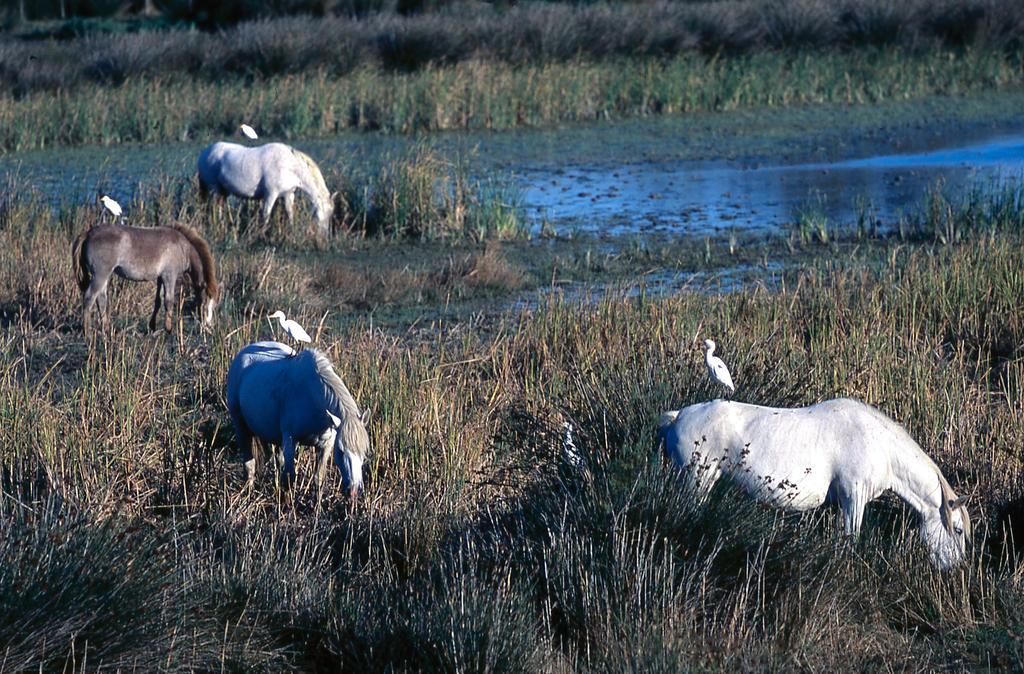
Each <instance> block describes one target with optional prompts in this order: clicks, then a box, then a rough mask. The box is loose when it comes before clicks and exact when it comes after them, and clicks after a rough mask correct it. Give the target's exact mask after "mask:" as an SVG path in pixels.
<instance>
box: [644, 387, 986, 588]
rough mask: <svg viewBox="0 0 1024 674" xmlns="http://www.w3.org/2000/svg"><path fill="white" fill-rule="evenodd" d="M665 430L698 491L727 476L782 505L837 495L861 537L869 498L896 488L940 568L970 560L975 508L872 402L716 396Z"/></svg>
mask: <svg viewBox="0 0 1024 674" xmlns="http://www.w3.org/2000/svg"><path fill="white" fill-rule="evenodd" d="M659 431H660V435H661V438H662V440H663V441H664V443H665V446H664V449H665V453H666V454H667V455H668V456H669V457H670V458H671V460H672V461H673V462H674V463H675V464H676V465H677V466H679V467H680V468H688V470H687V472H686V476H685V477H686V480H687V481H688V482H689V484H690V486H691V487H693V488H694V489H695V491H696V493H697V494H700V495H704V496H706V495H707V493H708V492H709V491H710V489H711V487H712V485H714V483H715V481H716V480H718V478H719V477H721V476H722V475H726V476H728V477H729V478H731V479H732V480H733V481H734V482H735V483H737V484H738V485H740V486H742V487H743V488H744V489H746V490H747V491H748V492H749V493H750V494H751V495H752V496H753V497H754V498H756V499H758V500H760V501H763V502H766V503H769V504H771V505H775V506H778V507H782V508H787V509H792V510H809V509H811V508H817V507H818V506H820V505H822V504H823V503H825V502H826V500H831V501H838V503H839V507H840V509H841V510H842V514H843V519H844V522H845V524H846V532H847V533H848V534H850V535H857V533H858V532H859V531H860V526H861V521H862V519H863V517H864V507H865V506H866V505H867V503H868V501H871V500H873V499H875V498H877V497H878V496H880V495H881V494H882V492H884V491H886V490H887V489H892V490H893V491H894V492H895V493H896V495H897V496H899V497H900V498H902V499H903V500H904V501H906V502H907V503H908V504H909V505H910V507H912V508H913V509H914V510H916V511H917V513H918V515H919V516H920V520H921V527H920V532H921V537H922V539H923V540H924V543H925V544H926V545H927V546H928V548H929V549H930V550H931V556H932V561H933V562H934V563H935V564H936V565H937V566H940V567H943V568H945V567H949V566H952V565H954V564H957V563H958V562H960V560H961V559H963V556H964V552H965V550H966V546H967V542H968V541H969V540H970V538H971V520H970V517H969V516H968V514H967V509H966V508H965V507H964V506H963V504H962V502H961V501H960V500H959V499H957V496H956V494H954V493H953V489H952V488H951V487H950V486H949V483H948V482H946V478H944V477H943V476H942V473H941V472H939V469H938V466H936V465H935V463H934V462H933V461H932V460H931V459H930V458H929V457H928V455H927V454H925V453H924V451H922V450H921V448H920V447H919V446H918V444H917V443H916V442H914V440H913V438H911V437H910V435H909V434H908V433H907V432H906V431H905V430H904V429H903V427H902V426H900V425H899V424H897V423H896V422H895V421H893V420H892V419H889V418H888V417H886V416H885V415H884V414H882V413H881V412H879V411H878V410H876V409H875V408H873V407H871V406H870V405H865V404H864V403H862V402H858V401H856V400H850V399H848V398H840V399H838V400H827V401H825V402H822V403H818V404H817V405H811V406H810V407H801V408H794V409H789V408H773V407H761V406H759V405H747V404H744V403H737V402H731V401H725V400H713V401H711V402H706V403H700V404H698V405H691V406H689V407H684V408H683V409H681V410H679V412H666V413H665V414H664V415H663V417H662V425H661V427H660V429H659Z"/></svg>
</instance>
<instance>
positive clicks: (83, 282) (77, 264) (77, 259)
mask: <svg viewBox="0 0 1024 674" xmlns="http://www.w3.org/2000/svg"><path fill="white" fill-rule="evenodd" d="M90 231H91V228H87V229H85V230H83V231H82V233H81V234H79V235H78V238H76V239H75V242H74V243H73V244H71V264H72V265H73V267H74V269H75V278H76V279H77V280H78V287H79V289H80V290H81V291H82V292H85V289H86V288H88V287H89V281H90V280H91V279H90V274H89V268H88V267H87V266H86V265H85V264H83V263H82V258H83V257H84V256H85V240H86V239H87V238H89V232H90Z"/></svg>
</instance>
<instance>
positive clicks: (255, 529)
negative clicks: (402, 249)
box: [0, 191, 1024, 671]
mask: <svg viewBox="0 0 1024 674" xmlns="http://www.w3.org/2000/svg"><path fill="white" fill-rule="evenodd" d="M8 194H9V198H8V199H7V200H6V201H5V202H4V207H3V210H2V212H0V216H2V217H0V251H3V252H2V253H0V259H2V260H3V262H4V264H2V265H0V312H2V316H3V323H2V328H0V353H2V358H0V363H3V365H2V366H0V381H2V382H3V386H0V466H2V468H0V488H2V490H3V495H4V497H3V498H2V499H0V560H2V561H3V563H2V564H0V643H4V644H5V651H4V658H5V659H4V663H5V664H4V666H5V667H9V668H11V669H15V670H17V669H29V668H31V669H39V668H42V669H47V670H51V669H64V668H67V669H78V668H92V667H100V666H105V667H120V668H123V669H128V668H137V669H144V670H176V671H188V670H195V669H215V668H216V669H229V670H235V671H242V670H247V671H282V670H295V671H319V670H334V669H338V668H339V667H340V668H346V669H348V668H351V669H356V668H363V669H370V670H378V669H384V668H387V667H393V668H396V669H441V668H444V669H449V670H455V669H465V670H482V669H491V670H500V671H567V670H569V671H572V670H602V671H607V670H613V671H622V670H625V669H631V668H633V669H644V670H647V669H666V670H675V671H678V670H693V669H700V670H721V669H730V670H734V669H740V668H742V669H748V670H750V669H754V670H771V671H778V670H780V669H798V668H808V669H815V670H819V669H838V668H842V669H849V668H857V669H874V668H879V667H885V666H888V667H892V668H899V669H907V670H912V671H933V670H936V669H953V670H967V669H976V668H985V667H1005V668H1015V667H1020V666H1021V665H1022V661H1024V642H1022V641H1021V637H1020V635H1021V633H1022V630H1024V615H1022V613H1021V611H1020V606H1021V604H1022V600H1024V581H1022V579H1021V576H1020V574H1019V572H1017V571H1016V569H1017V566H1016V561H1017V557H1016V554H1017V553H1016V548H1015V547H1014V542H1013V540H1011V539H1010V538H1009V537H1008V533H1010V532H1011V531H1013V529H1012V527H1013V526H1019V521H1020V520H1019V519H1018V520H1016V522H1017V524H1015V525H1014V524H1013V522H1014V520H1013V519H1012V517H1011V516H1016V517H1020V514H1021V512H1022V506H1021V504H1022V502H1024V489H1022V487H1021V484H1022V481H1021V478H1022V472H1024V470H1022V466H1021V457H1020V447H1021V446H1022V445H1024V423H1022V421H1024V419H1022V412H1021V409H1022V408H1021V382H1022V381H1024V360H1022V354H1021V352H1020V345H1021V344H1022V343H1024V321H1022V317H1021V315H1020V311H1019V308H1020V297H1021V296H1024V275H1022V274H1021V270H1020V264H1019V260H1020V256H1021V255H1022V254H1024V241H1022V240H1021V238H1020V234H1021V232H1020V227H1021V222H1022V212H1024V209H1022V207H1021V198H1020V194H1019V193H1016V192H1009V193H1007V194H1006V195H1004V196H1002V197H999V198H997V199H993V200H981V201H977V202H976V203H973V204H969V205H968V206H965V207H964V208H958V207H950V208H944V207H943V205H942V204H941V203H939V202H937V203H936V204H935V205H934V206H933V207H932V208H931V209H930V210H929V211H928V212H926V213H924V214H922V217H921V220H920V223H919V226H918V227H917V228H916V229H915V230H914V231H913V232H907V233H906V239H905V240H903V241H899V240H892V241H890V240H884V239H883V240H877V239H867V240H864V241H861V242H860V243H859V245H856V244H854V243H853V242H851V244H850V245H847V246H843V245H841V244H840V242H837V241H836V240H835V238H833V239H831V241H830V245H829V246H827V247H826V246H811V247H810V248H809V250H810V251H814V250H818V251H821V252H822V253H823V255H822V256H821V257H820V259H819V260H818V261H817V262H812V263H811V264H809V265H808V266H807V268H806V270H805V271H803V272H800V273H799V274H798V276H797V277H796V278H794V279H791V280H790V281H788V282H787V283H786V285H785V288H784V289H780V290H779V291H777V292H768V291H765V290H763V289H750V290H745V291H741V292H735V293H730V294H726V295H707V294H703V293H691V292H682V293H679V294H677V295H675V296H672V297H670V298H666V299H663V300H658V301H654V300H652V299H650V298H647V297H645V296H644V294H643V293H640V294H635V295H634V294H627V293H623V294H616V293H612V294H607V295H605V296H604V298H603V299H600V300H598V301H595V302H592V303H590V302H582V303H578V302H575V301H564V300H561V299H558V297H557V295H556V296H555V297H553V298H552V299H550V300H549V301H544V302H541V303H540V305H539V306H537V307H536V308H535V309H531V310H528V311H523V312H514V313H507V314H503V315H499V316H497V317H491V318H488V317H487V316H486V315H481V316H477V317H472V316H471V317H469V318H465V319H462V320H452V319H450V318H447V317H446V316H447V315H448V314H447V312H446V310H445V309H444V307H445V306H446V305H447V304H448V303H449V302H451V301H452V297H455V296H457V295H458V293H445V292H443V291H442V292H438V294H437V295H436V296H433V297H432V298H428V300H427V304H426V306H424V307H423V311H422V314H426V315H433V316H435V318H434V319H432V320H431V322H430V324H426V323H425V322H424V321H422V320H421V318H420V316H410V318H409V319H408V320H407V322H405V323H404V324H392V325H390V326H388V327H387V328H386V329H382V328H381V327H380V325H378V324H376V323H375V322H374V320H373V313H372V309H371V310H366V309H360V308H359V307H358V306H357V305H355V304H354V303H352V304H349V303H343V302H338V301H337V299H336V298H335V297H334V296H333V295H332V291H331V290H330V287H329V284H328V286H318V285H316V282H315V281H314V279H316V278H328V277H329V275H328V274H315V273H311V269H313V268H314V264H313V263H311V260H319V262H317V263H316V264H323V263H324V261H329V260H330V259H331V256H332V252H333V253H336V254H338V255H339V256H340V255H341V254H343V252H344V250H345V248H346V247H347V246H354V247H361V249H360V254H361V256H362V257H363V258H364V259H365V260H366V262H365V264H367V266H368V267H367V268H370V266H372V262H371V261H372V260H373V258H374V256H379V257H378V259H382V260H383V259H385V257H384V256H385V255H388V254H391V253H393V252H394V250H395V245H396V244H393V243H389V242H387V241H375V240H366V239H358V240H354V241H347V242H346V241H345V240H344V239H343V240H341V241H339V242H336V243H335V244H334V247H335V248H334V250H333V251H332V250H330V249H329V250H327V251H322V252H320V253H315V252H313V251H312V250H310V249H309V248H308V247H306V246H303V245H300V244H291V245H281V246H279V247H278V248H277V249H276V250H273V249H270V248H269V247H266V246H263V245H259V243H260V242H259V241H256V242H255V243H254V245H247V246H245V247H240V246H235V245H234V244H233V243H232V238H231V236H229V235H224V236H223V237H222V236H221V235H217V236H216V237H215V250H216V252H217V253H218V255H219V259H220V264H221V271H220V274H221V278H222V281H223V285H224V293H225V299H224V302H223V306H222V308H221V311H220V314H219V316H218V326H217V328H216V329H215V330H214V331H213V332H212V333H210V334H201V333H200V332H199V331H198V330H197V328H196V326H195V324H194V322H193V321H191V320H185V321H184V322H183V323H182V324H181V327H180V330H179V332H178V333H177V334H175V335H173V336H171V337H166V338H165V337H163V336H155V337H147V336H145V335H143V334H141V333H140V332H139V328H140V326H141V325H142V323H143V320H144V319H143V314H144V312H145V308H146V307H147V306H148V302H149V298H150V295H149V294H150V292H151V288H149V287H142V286H141V285H128V284H122V287H121V288H120V289H119V290H118V291H117V292H116V293H115V296H114V297H113V299H112V310H113V312H114V316H115V321H114V324H115V329H114V334H113V335H111V336H110V337H109V338H108V339H107V340H105V341H104V342H101V343H100V344H99V345H98V346H97V347H96V348H95V349H93V350H90V349H88V348H86V346H85V344H84V343H83V341H82V339H81V336H80V334H79V320H80V319H79V316H78V309H77V307H78V291H77V288H76V287H75V284H74V281H73V279H72V277H71V274H70V271H69V261H68V259H67V257H68V252H67V251H68V250H69V245H70V241H71V238H72V237H73V235H74V234H75V233H76V232H77V231H78V230H79V229H80V228H81V227H83V226H85V224H86V222H87V221H88V219H89V218H90V217H91V214H90V213H89V212H87V211H84V210H83V211H69V212H65V213H63V214H54V213H53V212H52V211H50V210H49V209H47V208H40V207H38V206H39V204H37V203H35V202H34V201H32V200H31V198H29V197H25V196H24V195H23V193H21V192H17V191H15V192H8ZM187 217H196V218H199V217H205V216H199V215H194V216H187ZM943 223H947V224H948V225H949V226H948V227H946V226H944V225H943ZM943 232H945V233H947V236H945V240H946V241H947V243H945V244H940V243H939V241H940V240H941V239H942V238H943V237H942V236H940V234H941V233H943ZM957 232H958V234H956V233H957ZM507 245H511V244H507ZM519 245H522V246H531V245H535V244H531V243H523V244H519ZM450 250H452V251H453V252H454V251H456V250H457V249H455V248H452V249H450ZM527 250H528V249H527ZM487 254H488V255H490V256H491V261H490V262H489V263H487V264H488V265H489V267H490V268H493V267H494V266H495V265H496V264H497V261H502V260H503V261H505V263H506V264H508V263H509V260H511V259H512V256H511V255H510V254H508V253H503V252H502V251H501V250H500V249H493V248H492V249H491V250H490V252H489V253H487ZM314 255H322V256H323V257H320V258H314V257H313V256H314ZM339 259H340V257H339ZM388 264H389V265H390V267H391V268H392V269H394V270H395V271H396V272H397V271H398V266H397V265H395V264H393V263H391V262H389V263H388ZM431 264H434V265H435V268H440V267H442V266H443V265H445V264H447V260H445V261H441V260H433V261H432V263H431ZM338 266H339V267H340V266H342V265H340V264H339V265H338ZM463 269H465V267H463ZM521 271H522V272H523V273H526V274H529V273H532V272H533V270H531V269H529V268H524V269H522V270H521ZM337 273H339V274H340V273H342V271H341V270H339V271H338V272H337ZM544 273H545V274H546V271H545V272H544ZM479 275H480V272H477V274H476V275H474V274H471V273H467V274H465V275H464V278H465V279H472V278H474V276H479ZM492 276H497V275H494V274H492ZM454 277H455V275H453V276H452V277H450V278H454ZM358 278H359V275H358V274H353V275H352V276H350V277H349V278H348V280H345V281H344V282H341V283H338V287H343V286H347V284H350V283H353V284H354V283H357V282H360V281H358ZM361 282H362V283H366V284H368V285H372V284H375V283H376V280H375V279H374V278H370V279H363V280H362V281H361ZM542 283H543V281H542ZM471 284H472V281H466V285H465V286H463V287H464V288H469V287H470V286H471ZM488 292H491V293H498V297H499V298H500V297H502V294H501V293H505V295H504V296H505V297H509V298H511V297H514V296H515V295H516V293H517V292H519V288H517V287H515V284H514V283H512V282H510V281H508V279H507V278H506V279H505V280H499V281H496V282H495V284H494V286H493V287H492V288H491V289H490V290H488ZM385 301H386V300H385ZM282 303H283V305H284V306H287V307H288V309H289V315H294V316H295V317H296V318H297V319H298V320H299V321H300V322H301V323H303V324H305V325H306V326H307V327H312V328H313V329H311V330H310V332H318V333H319V334H318V336H317V337H318V344H319V346H320V347H321V348H323V349H324V350H325V351H327V352H328V353H329V354H330V355H331V357H332V359H333V360H334V362H335V363H336V364H337V366H338V369H339V372H340V373H341V375H342V376H343V378H344V379H345V380H346V382H347V383H348V385H349V386H350V388H351V389H352V391H353V393H354V395H355V397H356V398H357V400H359V402H360V403H361V405H363V406H364V407H366V408H368V409H369V410H370V413H371V422H370V426H369V430H370V436H371V439H372V443H373V445H374V448H375V450H376V454H375V456H374V458H373V460H372V461H371V463H370V478H369V482H368V486H367V491H366V493H365V494H364V497H363V498H362V499H361V500H360V502H359V503H358V504H357V505H356V506H355V507H354V508H351V509H350V508H349V507H348V506H347V505H346V504H345V503H344V501H343V499H342V496H341V492H342V490H341V486H340V484H339V483H338V480H337V478H336V477H334V476H332V478H331V479H332V482H331V489H332V494H334V495H335V498H332V499H329V505H328V506H327V508H326V510H325V511H324V512H321V513H319V514H317V513H315V512H314V508H313V500H314V499H313V497H312V492H311V490H310V486H311V485H310V484H309V480H310V477H311V475H312V472H313V470H312V463H311V461H310V459H309V457H308V455H307V454H300V459H299V464H298V471H299V485H298V488H297V494H298V498H297V501H296V503H295V504H294V506H292V507H287V506H282V505H281V504H280V503H279V499H278V496H277V494H276V492H275V489H274V486H273V481H272V480H271V479H270V476H269V474H268V471H269V470H270V468H269V465H268V466H265V467H264V468H263V471H262V473H261V475H260V478H259V480H258V483H257V487H256V489H255V490H254V491H253V492H243V491H241V466H240V464H239V463H238V462H237V456H236V452H235V443H234V437H233V433H232V432H231V431H230V429H229V427H228V422H227V418H226V414H225V410H224V403H223V386H224V373H225V372H226V369H227V365H228V363H229V361H230V358H231V357H232V355H233V354H234V353H235V352H236V351H237V350H238V349H239V348H240V347H241V346H243V345H245V344H246V343H248V342H250V341H252V340H255V339H259V338H267V337H269V336H271V334H272V333H271V330H270V327H269V325H268V323H267V322H266V320H265V318H264V317H265V315H266V313H267V312H268V311H270V310H273V309H276V308H279V305H282ZM328 309H330V311H331V313H330V314H328V316H327V318H326V319H322V316H323V312H324V311H325V310H328ZM343 313H345V314H350V315H345V316H343V315H341V314H343ZM698 331H699V332H700V334H701V335H712V336H714V337H715V338H716V339H717V340H718V342H719V345H720V349H721V351H722V352H723V355H724V356H725V357H726V358H727V360H728V362H729V364H730V366H731V367H732V369H733V373H734V375H735V378H736V380H737V381H738V382H739V384H740V389H739V392H738V398H739V399H740V400H745V401H749V402H756V403H760V404H768V405H798V404H803V403H809V402H812V401H815V400H819V399H822V398H826V397H834V396H839V395H849V396H855V397H859V398H861V399H864V400H866V401H868V402H871V403H873V404H875V405H878V406H879V407H881V408H882V409H883V410H884V411H885V412H887V413H888V414H890V415H892V416H893V417H895V418H896V419H898V420H899V421H900V422H901V423H903V424H905V425H906V426H907V428H908V429H909V431H910V432H911V434H912V435H913V436H914V437H915V438H916V439H917V440H918V441H919V442H920V443H921V445H922V446H923V447H924V448H925V449H926V450H927V451H928V452H929V454H930V455H931V456H933V457H934V458H935V460H936V462H937V463H938V464H939V466H940V467H941V468H942V470H943V471H944V473H945V474H946V476H947V477H948V478H949V479H950V481H951V482H952V484H953V486H954V487H955V488H956V489H957V491H958V492H960V493H962V494H966V495H968V496H969V497H970V498H971V500H970V502H969V504H970V505H969V507H970V508H971V514H972V517H973V519H974V520H975V523H976V529H977V531H978V533H977V539H976V545H975V548H974V550H973V553H972V556H971V559H970V561H969V562H968V563H967V564H966V565H965V566H964V567H963V568H961V569H958V570H956V571H954V572H951V573H940V572H938V571H936V570H934V569H933V568H932V567H931V566H930V565H929V564H928V562H927V559H926V555H925V554H924V551H923V548H922V547H921V545H920V543H919V541H918V540H917V538H916V536H915V534H914V532H913V531H912V529H911V528H910V527H911V526H912V524H913V516H912V513H910V511H908V510H907V509H906V508H904V507H903V506H902V505H900V504H898V503H897V502H896V501H895V500H893V499H885V500H883V501H882V502H881V503H876V504H874V505H873V506H872V507H870V508H869V511H868V517H867V522H866V525H865V535H864V537H863V538H862V539H861V540H860V541H858V542H856V543H847V542H845V541H843V540H842V538H841V536H840V535H839V534H838V527H837V526H836V523H835V522H834V520H833V517H832V513H830V512H827V511H825V512H822V513H819V514H812V515H808V516H803V517H801V516H783V515H780V514H779V513H778V512H777V511H774V510H770V509H767V508H761V507H759V506H756V505H753V504H751V503H750V502H749V501H747V500H746V499H744V498H742V497H741V496H739V495H736V494H733V493H732V492H731V491H730V490H728V489H727V488H723V489H721V490H719V491H717V492H716V493H715V494H714V495H713V497H712V499H711V502H710V504H709V505H708V506H707V507H704V508H695V507H694V506H693V505H692V502H691V501H690V500H688V498H687V496H686V494H683V493H680V491H679V489H678V488H677V486H676V485H675V483H674V482H673V480H672V477H671V475H670V474H668V473H667V472H666V471H664V470H662V468H661V466H660V463H659V461H658V460H657V459H656V458H654V454H653V450H654V424H655V422H656V419H657V417H658V414H659V413H660V412H661V411H662V410H664V409H670V408H673V407H678V406H680V405H684V404H689V403H692V402H696V401H700V400H704V399H707V398H708V397H710V396H711V395H712V394H713V392H712V391H711V390H709V388H708V385H707V383H706V382H705V379H704V374H703V364H702V363H701V362H700V356H699V352H697V351H695V350H693V349H691V346H692V344H693V339H694V336H695V335H696V334H697V333H698ZM563 421H571V422H572V423H573V424H574V426H575V428H576V430H577V438H576V444H577V445H578V446H579V447H580V449H581V450H582V452H583V454H584V456H585V458H586V467H585V468H584V469H581V470H577V469H575V468H573V467H572V466H570V465H568V464H567V463H566V462H565V461H564V459H563V457H562V454H561V422H563ZM1016 533H1019V532H1016ZM1015 540H1016V541H1019V540H1021V539H1020V538H1019V536H1018V537H1017V538H1016V539H1015Z"/></svg>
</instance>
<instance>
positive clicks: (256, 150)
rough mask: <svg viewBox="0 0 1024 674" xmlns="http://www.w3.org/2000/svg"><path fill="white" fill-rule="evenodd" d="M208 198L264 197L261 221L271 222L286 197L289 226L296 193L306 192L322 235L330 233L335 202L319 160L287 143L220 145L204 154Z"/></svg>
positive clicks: (202, 181)
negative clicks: (269, 220)
mask: <svg viewBox="0 0 1024 674" xmlns="http://www.w3.org/2000/svg"><path fill="white" fill-rule="evenodd" d="M196 168H197V170H198V172H199V187H200V190H201V191H202V192H203V194H204V195H205V194H210V193H214V194H219V195H221V196H223V197H227V196H228V195H234V196H236V197H242V198H244V199H262V200H263V207H262V210H261V217H262V219H263V221H264V222H266V221H267V220H268V219H269V218H270V214H271V212H272V211H273V210H274V204H275V203H277V200H278V199H284V208H285V212H286V213H287V214H288V222H289V223H292V222H293V220H294V217H295V191H296V190H299V191H301V192H304V193H305V194H306V196H308V197H309V198H310V199H311V200H312V202H313V207H314V210H315V211H316V220H317V224H318V226H319V229H320V233H321V234H324V235H326V234H329V233H330V224H331V215H332V214H333V213H334V202H333V200H332V198H331V193H330V192H329V191H328V190H327V184H326V183H325V182H324V177H323V174H322V173H321V172H320V168H319V167H318V166H317V165H316V162H314V161H313V160H312V158H310V156H309V155H307V154H306V153H304V152H300V151H299V150H296V149H295V148H293V147H291V146H289V145H285V144H284V143H266V144H265V145H258V146H256V147H247V146H245V145H239V144H237V143H225V142H218V143H214V144H212V145H210V146H208V147H206V148H205V149H204V150H203V151H202V152H200V153H199V159H198V161H197V166H196Z"/></svg>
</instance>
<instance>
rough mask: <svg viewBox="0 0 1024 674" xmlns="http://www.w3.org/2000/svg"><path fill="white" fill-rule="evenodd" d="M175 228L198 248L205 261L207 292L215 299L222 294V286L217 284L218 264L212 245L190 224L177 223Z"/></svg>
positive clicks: (204, 273)
mask: <svg viewBox="0 0 1024 674" xmlns="http://www.w3.org/2000/svg"><path fill="white" fill-rule="evenodd" d="M174 229H176V230H178V231H179V232H180V233H181V235H182V236H184V237H185V238H186V239H188V242H189V243H190V244H192V247H193V248H195V249H196V253H198V254H199V259H200V260H201V261H202V263H203V282H204V283H205V284H206V294H207V296H209V297H212V298H213V299H217V297H218V296H219V295H220V286H218V285H217V265H216V263H215V262H214V261H213V254H212V253H211V252H210V246H209V245H207V243H206V241H205V240H204V239H203V237H202V236H200V235H199V232H197V231H196V230H195V229H193V228H192V227H189V226H188V225H182V224H176V225H174Z"/></svg>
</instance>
